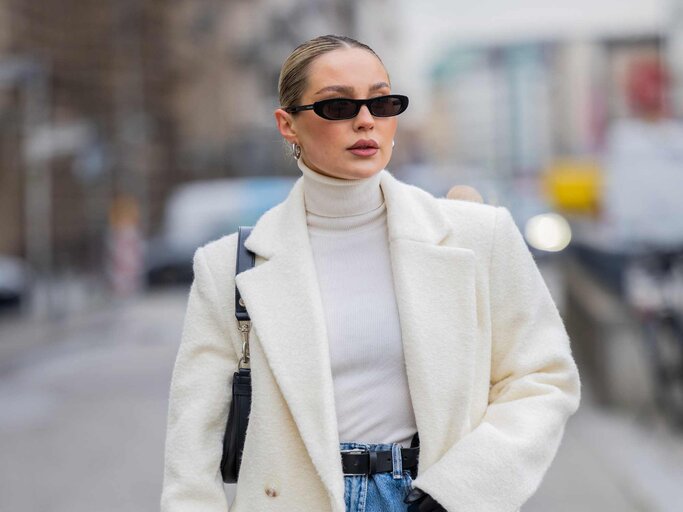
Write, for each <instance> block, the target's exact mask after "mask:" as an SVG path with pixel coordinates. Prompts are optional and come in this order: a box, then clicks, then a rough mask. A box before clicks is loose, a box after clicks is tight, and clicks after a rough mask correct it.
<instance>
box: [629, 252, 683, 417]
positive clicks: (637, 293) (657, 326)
mask: <svg viewBox="0 0 683 512" xmlns="http://www.w3.org/2000/svg"><path fill="white" fill-rule="evenodd" d="M624 292H625V297H626V300H627V302H628V304H629V306H630V307H631V308H632V309H633V311H634V313H635V315H636V317H637V318H638V319H639V321H640V324H641V326H642V329H643V339H644V341H645V344H646V348H647V351H648V355H649V358H650V361H651V364H652V370H653V380H654V384H655V399H656V401H657V406H658V407H659V408H660V410H661V411H662V412H663V413H664V415H665V416H666V418H667V419H668V420H670V421H671V423H672V424H673V425H674V426H676V427H679V428H683V247H680V248H674V249H666V250H662V249H650V250H648V251H643V252H641V253H639V255H638V256H634V257H632V258H631V259H630V261H629V263H628V264H627V265H626V269H625V274H624Z"/></svg>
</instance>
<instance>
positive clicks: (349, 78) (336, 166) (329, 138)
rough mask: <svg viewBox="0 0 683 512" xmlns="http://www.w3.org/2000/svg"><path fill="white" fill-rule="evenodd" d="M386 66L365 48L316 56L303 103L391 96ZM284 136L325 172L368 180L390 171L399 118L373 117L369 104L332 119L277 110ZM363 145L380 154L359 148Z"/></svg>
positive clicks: (307, 160) (309, 163)
mask: <svg viewBox="0 0 683 512" xmlns="http://www.w3.org/2000/svg"><path fill="white" fill-rule="evenodd" d="M390 93H391V89H390V86H389V77H388V76H387V72H386V70H385V69H384V66H383V65H382V63H381V62H380V61H379V60H378V59H377V57H375V56H374V55H372V54H371V53H370V52H368V51H366V50H363V49H360V48H343V49H339V50H334V51H331V52H328V53H325V54H323V55H320V56H319V57H316V59H315V60H313V62H311V64H310V65H309V68H308V76H307V87H306V90H305V91H304V93H303V96H302V97H301V99H300V100H299V105H309V104H311V103H315V102H316V101H321V100H326V99H331V98H352V99H366V98H372V97H376V96H384V95H386V94H390ZM275 118H276V120H277V123H278V128H279V130H280V133H281V134H282V136H283V137H285V139H287V140H288V141H289V142H293V143H296V144H299V145H300V146H301V156H302V158H303V161H304V163H305V164H306V165H307V166H308V167H310V168H311V169H313V170H314V171H317V172H319V173H321V174H325V175H327V176H332V177H335V178H343V179H359V178H367V177H369V176H372V175H374V174H376V173H377V172H378V171H380V170H381V169H383V168H384V167H386V165H387V163H388V162H389V159H390V158H391V148H392V143H393V139H394V133H395V132H396V126H397V118H396V116H394V117H373V116H372V115H371V114H370V111H369V110H368V107H367V105H363V106H362V107H361V109H360V112H358V115H357V116H356V117H354V118H351V119H344V120H340V121H330V120H327V119H323V118H322V117H319V116H318V115H317V114H316V113H315V112H313V111H312V110H306V111H302V112H298V113H296V114H289V113H287V112H285V111H284V110H282V109H277V110H276V111H275ZM363 141H366V142H370V143H371V144H372V143H374V144H376V145H377V150H376V151H372V150H368V149H365V150H358V149H354V148H353V146H354V145H358V143H359V142H360V143H361V145H362V144H363Z"/></svg>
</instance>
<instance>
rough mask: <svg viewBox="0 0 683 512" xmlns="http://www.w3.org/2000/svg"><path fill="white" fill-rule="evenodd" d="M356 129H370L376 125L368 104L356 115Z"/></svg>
mask: <svg viewBox="0 0 683 512" xmlns="http://www.w3.org/2000/svg"><path fill="white" fill-rule="evenodd" d="M353 124H354V129H356V130H369V129H371V128H372V127H374V126H375V118H374V117H373V116H372V114H371V113H370V109H369V108H368V106H367V105H363V106H362V107H361V108H360V111H359V112H358V115H357V116H356V117H354V123H353Z"/></svg>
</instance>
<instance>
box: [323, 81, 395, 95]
mask: <svg viewBox="0 0 683 512" xmlns="http://www.w3.org/2000/svg"><path fill="white" fill-rule="evenodd" d="M384 87H390V85H389V84H388V83H386V82H377V83H376V84H373V85H371V86H370V91H376V90H378V89H383V88H384ZM326 92H339V93H341V94H348V95H349V96H351V95H352V94H353V87H351V86H350V85H328V86H327V87H323V88H322V89H320V90H319V91H318V92H316V93H315V94H314V96H318V95H319V94H323V93H326Z"/></svg>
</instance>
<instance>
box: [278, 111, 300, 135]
mask: <svg viewBox="0 0 683 512" xmlns="http://www.w3.org/2000/svg"><path fill="white" fill-rule="evenodd" d="M273 115H274V116H275V123H277V129H278V130H279V132H280V135H282V137H283V138H284V139H285V140H286V141H287V142H289V143H292V144H298V143H299V139H298V138H297V136H296V131H295V130H294V119H293V118H292V114H289V113H288V112H285V111H284V110H283V109H281V108H278V109H275V112H274V113H273Z"/></svg>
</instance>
